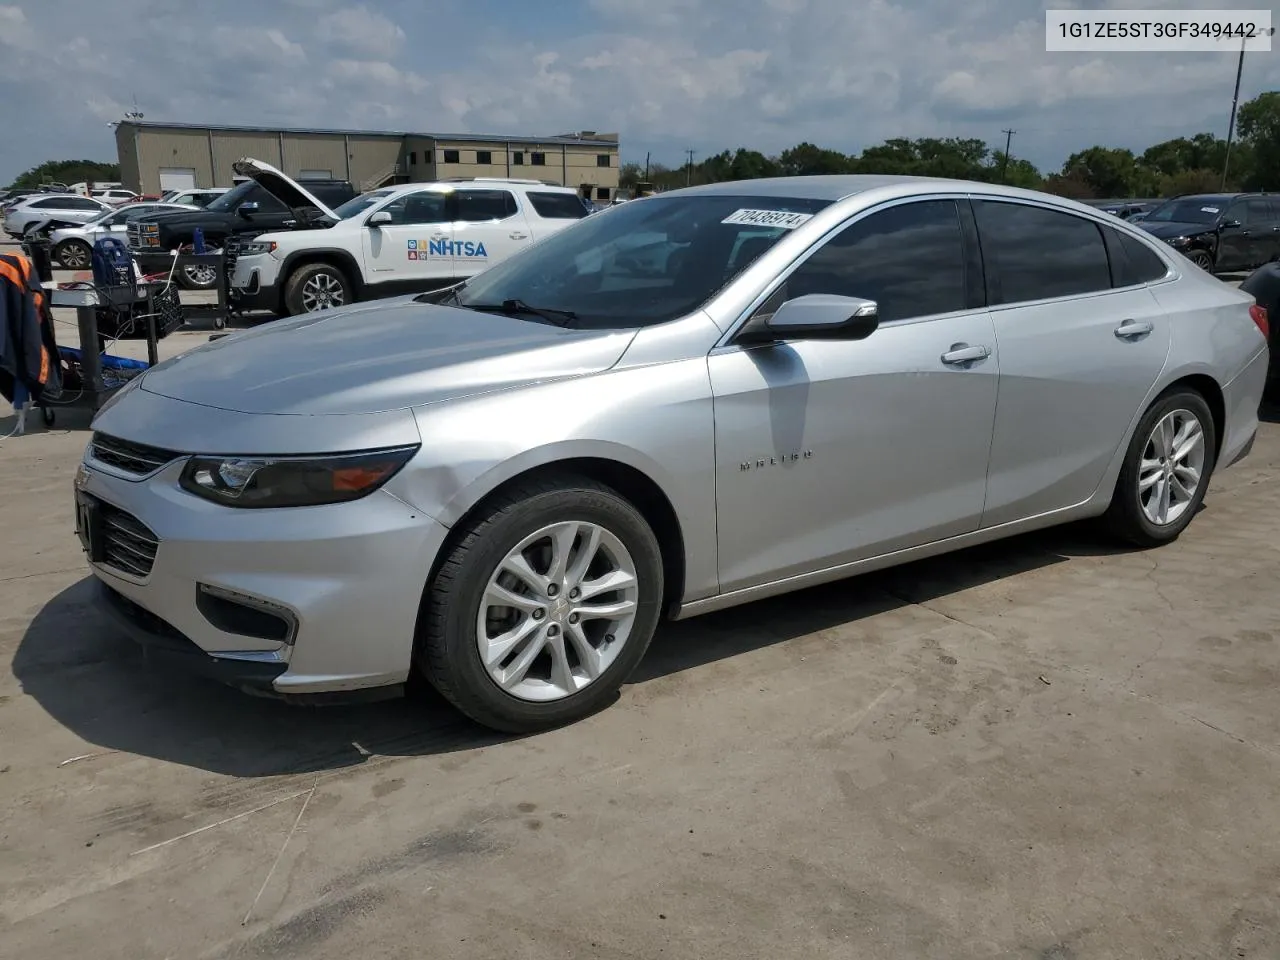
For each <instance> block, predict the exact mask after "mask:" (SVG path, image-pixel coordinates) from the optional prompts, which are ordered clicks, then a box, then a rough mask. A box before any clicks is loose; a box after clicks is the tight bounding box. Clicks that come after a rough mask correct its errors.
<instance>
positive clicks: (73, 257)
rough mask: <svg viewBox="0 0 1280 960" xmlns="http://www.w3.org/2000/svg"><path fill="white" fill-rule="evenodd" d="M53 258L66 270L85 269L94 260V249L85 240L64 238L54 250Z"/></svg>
mask: <svg viewBox="0 0 1280 960" xmlns="http://www.w3.org/2000/svg"><path fill="white" fill-rule="evenodd" d="M53 259H54V260H56V261H57V262H58V263H60V264H61V265H62V267H63V269H66V270H83V269H84V268H85V267H87V266H89V264H90V263H91V262H92V260H93V251H92V250H90V249H89V245H88V244H87V243H85V242H84V241H83V240H63V241H62V242H61V243H60V244H58V245H57V247H55V248H54V250H53Z"/></svg>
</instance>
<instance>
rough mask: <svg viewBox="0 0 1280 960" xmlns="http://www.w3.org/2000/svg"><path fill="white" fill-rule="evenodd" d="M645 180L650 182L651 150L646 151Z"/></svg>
mask: <svg viewBox="0 0 1280 960" xmlns="http://www.w3.org/2000/svg"><path fill="white" fill-rule="evenodd" d="M644 182H645V183H648V182H649V151H648V150H646V151H645V152H644Z"/></svg>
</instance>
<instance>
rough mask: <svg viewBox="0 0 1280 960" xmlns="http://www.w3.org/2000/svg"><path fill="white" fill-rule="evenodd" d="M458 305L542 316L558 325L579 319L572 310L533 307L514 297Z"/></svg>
mask: <svg viewBox="0 0 1280 960" xmlns="http://www.w3.org/2000/svg"><path fill="white" fill-rule="evenodd" d="M458 306H460V307H463V308H465V309H467V310H478V311H479V312H481V313H509V314H513V315H520V314H527V315H529V316H533V317H541V318H542V319H543V320H547V321H549V322H551V323H554V324H555V325H556V326H557V327H567V326H569V324H571V323H573V321H574V320H577V319H578V315H577V314H576V313H574V312H573V311H572V310H552V309H550V308H547V307H531V306H529V304H527V303H525V302H524V301H523V300H516V299H514V298H512V299H508V300H503V301H502V303H463V302H462V301H461V300H459V301H458Z"/></svg>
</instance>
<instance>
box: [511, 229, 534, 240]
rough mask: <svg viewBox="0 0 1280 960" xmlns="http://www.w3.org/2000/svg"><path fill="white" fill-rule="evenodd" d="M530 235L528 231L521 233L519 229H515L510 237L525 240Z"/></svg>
mask: <svg viewBox="0 0 1280 960" xmlns="http://www.w3.org/2000/svg"><path fill="white" fill-rule="evenodd" d="M528 236H529V235H528V234H527V233H521V232H520V231H519V230H517V231H515V232H514V233H512V234H510V237H511V239H512V240H524V239H525V238H527V237H528Z"/></svg>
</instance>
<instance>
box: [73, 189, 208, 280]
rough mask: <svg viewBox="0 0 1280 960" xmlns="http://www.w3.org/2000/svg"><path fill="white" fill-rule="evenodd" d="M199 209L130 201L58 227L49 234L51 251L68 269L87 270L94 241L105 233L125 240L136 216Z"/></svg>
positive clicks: (104, 235)
mask: <svg viewBox="0 0 1280 960" xmlns="http://www.w3.org/2000/svg"><path fill="white" fill-rule="evenodd" d="M195 209H197V208H196V207H184V206H181V205H180V204H176V203H127V204H125V205H124V206H122V207H119V208H118V209H115V210H109V211H106V212H105V213H103V214H101V215H100V216H98V217H95V218H94V219H92V220H90V221H88V222H87V223H84V224H82V225H80V226H76V227H62V228H60V229H57V230H54V231H53V232H51V233H50V234H49V243H50V254H51V256H52V258H53V260H54V262H56V263H57V264H59V265H60V266H62V267H64V268H65V269H67V270H83V269H85V268H87V267H88V266H89V264H90V262H91V257H92V256H93V245H94V244H95V243H97V242H98V241H99V240H101V239H102V238H103V237H109V236H118V237H120V238H121V239H122V240H123V239H124V236H125V230H126V226H127V224H128V223H129V221H130V220H132V219H134V218H135V217H141V216H146V215H147V214H151V213H163V212H166V211H169V210H195Z"/></svg>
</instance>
